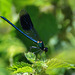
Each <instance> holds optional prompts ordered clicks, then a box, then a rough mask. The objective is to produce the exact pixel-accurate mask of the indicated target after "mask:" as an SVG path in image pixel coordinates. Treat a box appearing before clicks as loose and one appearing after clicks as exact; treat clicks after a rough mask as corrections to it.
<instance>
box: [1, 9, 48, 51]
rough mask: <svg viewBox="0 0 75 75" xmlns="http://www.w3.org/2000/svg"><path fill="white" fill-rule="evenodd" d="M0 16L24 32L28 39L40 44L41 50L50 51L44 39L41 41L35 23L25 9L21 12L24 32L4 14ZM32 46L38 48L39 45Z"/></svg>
mask: <svg viewBox="0 0 75 75" xmlns="http://www.w3.org/2000/svg"><path fill="white" fill-rule="evenodd" d="M0 17H1V18H2V19H4V20H5V21H7V22H8V23H9V24H10V25H12V26H13V27H14V28H15V29H16V30H18V31H19V32H20V33H22V34H23V35H24V36H26V37H27V38H28V39H30V40H32V41H33V42H34V43H36V44H37V45H38V48H39V49H40V50H41V51H45V52H47V51H48V48H47V47H44V43H43V41H41V40H40V38H39V37H38V34H37V32H36V30H35V29H34V27H33V24H32V21H31V19H30V16H29V14H28V13H27V12H26V11H25V10H21V12H20V23H21V26H22V28H23V30H24V32H23V31H21V30H20V29H19V28H17V27H16V26H15V25H14V24H13V23H11V22H10V21H9V20H8V19H6V18H5V17H3V16H0ZM31 48H37V47H34V46H32V47H31Z"/></svg>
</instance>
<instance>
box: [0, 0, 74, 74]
mask: <svg viewBox="0 0 75 75" xmlns="http://www.w3.org/2000/svg"><path fill="white" fill-rule="evenodd" d="M74 3H75V0H0V16H4V17H6V18H7V19H9V20H10V21H11V22H12V23H13V24H14V25H17V27H18V28H19V29H21V30H22V28H21V26H20V22H19V17H18V13H19V12H20V10H21V9H23V8H24V9H26V11H27V12H28V13H29V15H30V18H31V20H32V23H33V25H34V28H35V29H36V31H37V32H38V34H39V36H40V37H41V39H42V40H43V42H44V44H45V46H47V47H48V52H47V53H45V52H43V53H40V52H38V53H36V54H34V53H32V52H29V47H30V46H32V45H35V44H33V43H32V41H30V40H29V39H27V38H26V37H25V36H23V35H22V34H20V33H19V32H17V31H16V30H15V29H14V28H13V27H11V26H9V24H8V23H7V22H5V21H4V20H2V19H0V75H14V74H20V75H23V74H25V73H27V74H29V75H30V74H33V75H64V74H65V75H72V74H74V73H73V72H75V22H74V21H75V4H74ZM17 20H18V21H17ZM26 51H28V52H26ZM32 51H34V52H36V51H38V50H37V49H33V50H32ZM15 57H16V58H15ZM8 66H9V67H8ZM7 67H8V69H9V70H7Z"/></svg>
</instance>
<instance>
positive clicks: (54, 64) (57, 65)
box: [46, 58, 75, 75]
mask: <svg viewBox="0 0 75 75" xmlns="http://www.w3.org/2000/svg"><path fill="white" fill-rule="evenodd" d="M47 64H48V68H47V70H46V73H47V74H50V75H53V74H54V73H55V72H56V71H55V70H56V69H61V68H69V69H70V68H74V69H75V67H74V65H73V64H69V63H67V62H64V61H63V60H59V59H57V58H53V59H51V60H48V62H47ZM53 71H54V72H53Z"/></svg>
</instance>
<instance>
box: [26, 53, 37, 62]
mask: <svg viewBox="0 0 75 75" xmlns="http://www.w3.org/2000/svg"><path fill="white" fill-rule="evenodd" d="M25 57H26V58H27V59H28V60H29V61H30V62H32V63H34V62H35V60H36V56H35V54H34V53H31V52H28V53H25Z"/></svg>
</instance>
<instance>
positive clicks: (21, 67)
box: [8, 62, 32, 73]
mask: <svg viewBox="0 0 75 75" xmlns="http://www.w3.org/2000/svg"><path fill="white" fill-rule="evenodd" d="M8 69H10V70H12V71H13V73H25V72H32V68H31V65H30V64H28V63H24V62H21V63H20V62H17V63H16V64H14V65H13V66H11V67H10V68H8Z"/></svg>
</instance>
